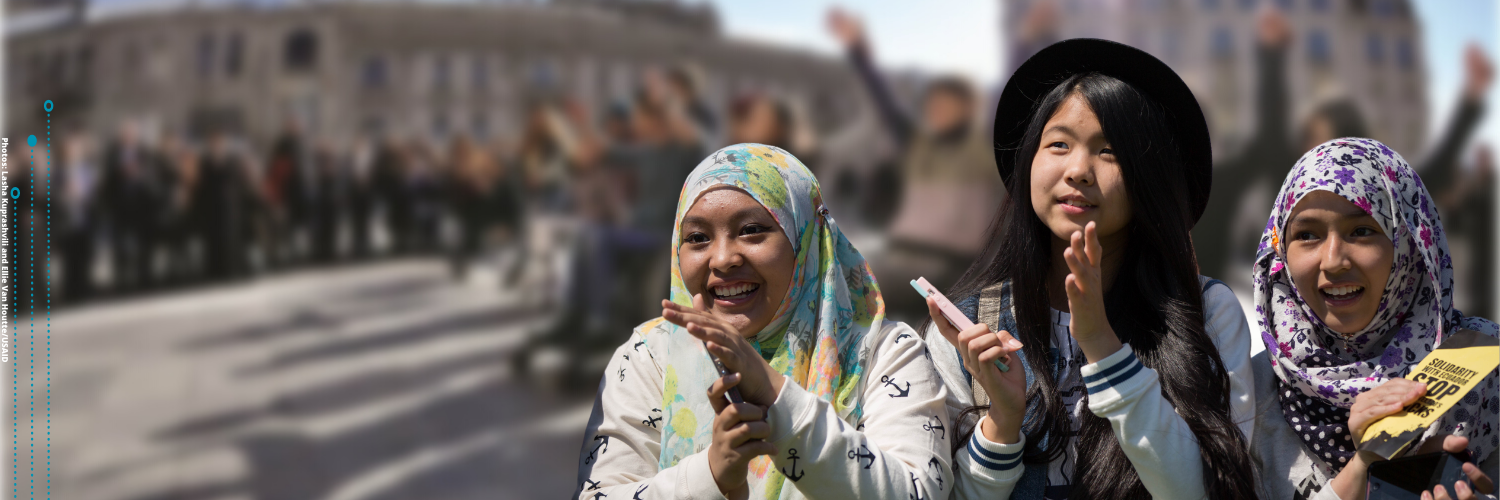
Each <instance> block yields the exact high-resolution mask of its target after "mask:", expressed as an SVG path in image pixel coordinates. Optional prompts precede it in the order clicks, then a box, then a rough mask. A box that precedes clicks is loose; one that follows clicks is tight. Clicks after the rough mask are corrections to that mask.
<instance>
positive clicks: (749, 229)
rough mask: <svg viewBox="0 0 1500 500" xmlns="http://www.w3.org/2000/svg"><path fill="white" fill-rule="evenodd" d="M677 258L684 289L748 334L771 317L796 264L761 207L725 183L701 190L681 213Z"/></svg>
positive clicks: (777, 227) (785, 241) (778, 229)
mask: <svg viewBox="0 0 1500 500" xmlns="http://www.w3.org/2000/svg"><path fill="white" fill-rule="evenodd" d="M679 234H680V235H681V238H682V239H681V241H680V242H679V243H678V247H677V260H678V265H679V268H680V270H681V271H682V281H683V284H684V285H686V286H687V289H688V293H691V294H694V295H697V294H700V293H702V294H703V299H704V303H705V305H706V306H707V307H708V311H707V312H708V313H709V314H710V315H713V316H714V317H716V318H719V319H720V320H723V321H725V322H727V323H729V324H731V325H734V327H735V328H738V329H739V330H740V334H742V335H744V336H745V337H751V336H753V335H755V334H756V333H758V332H760V330H761V328H765V326H766V325H767V324H769V323H770V322H771V319H772V318H773V317H774V316H775V315H776V310H777V309H778V308H779V307H780V306H781V301H782V299H784V298H785V297H786V293H787V289H788V288H789V287H790V286H791V281H792V272H793V270H795V268H796V253H795V252H794V251H793V250H792V242H791V240H788V239H787V237H786V233H785V232H783V231H782V230H781V226H780V225H778V224H777V223H776V219H775V218H774V217H772V216H771V213H770V212H768V211H766V207H764V206H761V204H760V203H758V202H756V201H755V199H754V198H751V197H750V195H748V194H746V193H745V192H744V191H740V190H738V189H735V188H731V187H728V186H721V187H717V188H714V189H711V190H709V191H707V192H704V193H703V194H702V195H701V196H699V197H698V200H697V201H696V202H694V203H693V206H692V207H690V208H689V209H688V211H687V214H685V215H683V217H682V226H681V227H680V228H679Z"/></svg>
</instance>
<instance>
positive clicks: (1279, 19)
mask: <svg viewBox="0 0 1500 500" xmlns="http://www.w3.org/2000/svg"><path fill="white" fill-rule="evenodd" d="M1255 41H1256V42H1259V43H1260V45H1261V46H1262V47H1266V48H1272V49H1282V48H1286V46H1287V45H1289V44H1290V43H1291V41H1292V28H1291V26H1290V23H1288V22H1287V19H1286V14H1282V13H1281V10H1279V9H1277V8H1276V7H1275V6H1267V7H1266V8H1264V9H1262V10H1261V12H1260V14H1259V15H1258V16H1257V17H1256V19H1255Z"/></svg>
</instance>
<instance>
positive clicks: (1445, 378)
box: [1359, 330, 1500, 459]
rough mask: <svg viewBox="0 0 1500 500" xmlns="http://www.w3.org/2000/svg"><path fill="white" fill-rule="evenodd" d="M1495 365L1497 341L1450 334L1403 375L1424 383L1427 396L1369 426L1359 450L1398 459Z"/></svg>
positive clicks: (1463, 333) (1498, 357)
mask: <svg viewBox="0 0 1500 500" xmlns="http://www.w3.org/2000/svg"><path fill="white" fill-rule="evenodd" d="M1496 366H1500V339H1496V338H1495V337H1491V336H1488V335H1484V334H1481V333H1479V332H1476V331H1473V330H1458V331H1457V332H1454V333H1453V335H1451V336H1449V337H1448V338H1447V339H1445V340H1443V343H1442V344H1440V345H1438V347H1437V348H1436V349H1433V350H1432V354H1428V355H1427V357H1426V358H1424V359H1422V362H1420V363H1417V366H1414V367H1412V369H1411V372H1410V373H1408V374H1407V375H1406V378H1408V379H1411V380H1413V381H1416V382H1422V383H1425V384H1427V394H1426V395H1424V396H1422V397H1421V398H1420V399H1418V400H1417V401H1416V402H1414V403H1412V404H1410V405H1407V407H1406V408H1403V409H1402V410H1401V412H1400V413H1397V414H1395V415H1391V416H1389V417H1385V418H1383V419H1380V420H1378V421H1376V422H1375V423H1373V424H1370V427H1369V428H1368V429H1365V435H1364V441H1363V442H1361V443H1360V444H1359V449H1360V451H1370V452H1374V453H1375V454H1377V455H1380V456H1381V457H1384V458H1387V459H1390V458H1392V457H1395V456H1396V455H1399V454H1400V453H1401V452H1402V451H1403V450H1405V449H1406V447H1407V446H1409V445H1411V443H1412V441H1415V440H1416V439H1417V438H1418V437H1421V436H1422V432H1423V431H1425V430H1427V427H1428V426H1430V425H1432V423H1433V422H1436V421H1437V419H1438V418H1439V417H1442V416H1443V413H1445V412H1447V411H1448V409H1449V408H1452V407H1453V405H1454V404H1456V403H1458V400H1460V399H1463V397H1464V395H1466V394H1468V393H1469V390H1471V389H1473V388H1474V386H1475V385H1478V384H1479V381H1481V380H1484V377H1485V376H1486V375H1489V374H1490V372H1491V371H1493V370H1494V369H1495V367H1496Z"/></svg>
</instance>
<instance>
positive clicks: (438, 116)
mask: <svg viewBox="0 0 1500 500" xmlns="http://www.w3.org/2000/svg"><path fill="white" fill-rule="evenodd" d="M432 135H434V136H437V137H447V136H448V114H447V113H444V112H442V111H437V112H434V113H433V114H432Z"/></svg>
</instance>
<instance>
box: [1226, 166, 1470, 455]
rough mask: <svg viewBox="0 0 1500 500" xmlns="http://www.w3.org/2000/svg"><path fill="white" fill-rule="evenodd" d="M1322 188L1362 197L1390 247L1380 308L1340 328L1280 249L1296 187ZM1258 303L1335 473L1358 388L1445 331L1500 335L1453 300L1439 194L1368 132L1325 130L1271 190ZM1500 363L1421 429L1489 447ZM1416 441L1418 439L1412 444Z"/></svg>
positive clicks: (1346, 451) (1269, 338) (1268, 338)
mask: <svg viewBox="0 0 1500 500" xmlns="http://www.w3.org/2000/svg"><path fill="white" fill-rule="evenodd" d="M1314 191H1329V192H1332V193H1334V194H1337V195H1339V196H1342V197H1343V198H1344V199H1347V200H1349V201H1350V202H1351V203H1354V204H1355V205H1358V206H1359V207H1360V208H1362V209H1364V210H1365V212H1366V213H1368V214H1370V215H1371V216H1373V217H1374V218H1375V220H1376V222H1377V223H1378V224H1379V225H1380V229H1381V231H1383V232H1384V233H1385V234H1386V235H1387V236H1390V238H1391V241H1392V242H1393V243H1394V245H1395V253H1396V255H1395V259H1394V260H1393V262H1392V264H1391V274H1390V277H1389V278H1388V279H1387V281H1386V284H1385V290H1384V293H1383V295H1382V296H1381V300H1380V306H1379V309H1378V310H1377V312H1376V313H1375V318H1374V319H1373V320H1372V321H1370V324H1369V325H1367V326H1366V327H1365V328H1364V329H1363V330H1360V331H1359V332H1356V333H1354V334H1352V335H1343V334H1340V333H1338V332H1335V331H1333V329H1331V328H1328V327H1327V326H1326V325H1324V324H1323V321H1322V319H1321V318H1319V317H1318V316H1317V315H1316V314H1314V313H1313V311H1312V309H1311V308H1309V307H1308V305H1307V303H1306V302H1304V301H1303V300H1302V297H1301V295H1300V294H1299V292H1298V290H1297V287H1296V284H1294V283H1293V282H1292V277H1291V274H1290V271H1288V270H1287V265H1286V261H1285V260H1284V258H1283V255H1284V252H1285V251H1286V247H1285V246H1284V243H1285V239H1286V234H1284V232H1285V231H1286V225H1287V220H1288V218H1289V217H1291V214H1292V208H1293V207H1295V206H1297V202H1298V201H1301V200H1302V197H1304V196H1307V194H1308V193H1311V192H1314ZM1253 272H1254V278H1255V311H1256V316H1257V321H1259V323H1260V326H1261V331H1262V332H1263V333H1262V334H1261V335H1262V336H1263V339H1264V340H1265V344H1266V348H1267V350H1268V351H1269V355H1270V360H1271V366H1272V368H1273V370H1274V371H1275V373H1276V376H1277V378H1278V379H1279V383H1278V388H1277V391H1276V392H1277V396H1278V397H1279V399H1280V400H1281V407H1282V413H1283V415H1284V416H1285V417H1286V419H1287V423H1288V424H1289V425H1291V426H1292V429H1293V430H1295V431H1296V432H1297V435H1298V436H1300V437H1301V438H1302V442H1303V444H1304V445H1305V446H1306V447H1307V450H1308V452H1309V453H1311V454H1313V455H1314V456H1316V457H1318V459H1320V460H1322V461H1323V463H1324V464H1325V465H1327V466H1328V467H1329V468H1330V469H1331V470H1332V471H1333V472H1334V473H1337V472H1338V471H1339V470H1340V469H1342V468H1343V466H1344V464H1346V463H1347V462H1348V460H1349V458H1350V457H1351V456H1353V454H1354V443H1353V440H1352V437H1351V436H1350V434H1349V431H1348V428H1347V422H1348V420H1349V407H1350V406H1352V405H1353V404H1354V397H1355V396H1356V395H1358V394H1359V393H1361V392H1364V391H1367V390H1370V389H1373V388H1375V387H1377V386H1379V385H1380V384H1382V383H1384V382H1385V381H1386V380H1388V379H1390V378H1397V377H1402V376H1405V375H1406V374H1407V372H1408V371H1409V370H1410V369H1411V367H1412V366H1413V365H1415V364H1417V362H1419V361H1421V360H1422V358H1425V357H1426V356H1427V354H1428V353H1430V352H1432V350H1433V348H1434V347H1436V346H1437V345H1438V344H1440V343H1442V341H1443V339H1444V338H1445V337H1446V336H1447V335H1448V334H1449V333H1450V332H1452V331H1455V330H1457V329H1459V328H1467V329H1470V330H1474V331H1477V332H1480V333H1482V334H1485V335H1490V336H1497V335H1500V326H1497V325H1496V324H1495V323H1493V322H1491V321H1488V320H1485V319H1483V318H1473V317H1465V316H1464V315H1463V313H1461V312H1459V311H1458V310H1457V309H1454V308H1453V265H1452V260H1451V259H1450V258H1449V255H1448V240H1447V237H1446V235H1445V233H1444V231H1443V224H1442V221H1440V220H1439V219H1438V213H1437V206H1436V204H1435V203H1434V202H1433V201H1432V196H1431V195H1430V194H1428V192H1427V189H1426V188H1425V187H1424V186H1423V185H1422V180H1421V179H1420V178H1418V177H1417V174H1416V172H1415V171H1414V170H1412V168H1411V166H1410V165H1408V164H1407V163H1406V160H1403V159H1402V158H1401V155H1399V154H1397V153H1396V152H1395V151H1392V150H1391V149H1390V148H1388V147H1386V146H1385V145H1384V144H1381V143H1380V142H1377V141H1375V140H1372V139H1359V138H1343V139H1335V140H1332V141H1328V142H1325V143H1323V144H1321V145H1318V146H1317V147H1316V148H1313V150H1312V151H1308V152H1307V154H1304V155H1302V158H1301V159H1300V160H1297V164H1296V166H1295V167H1293V168H1292V172H1291V174H1289V175H1288V176H1287V178H1286V182H1284V183H1283V184H1282V185H1281V191H1280V192H1279V193H1277V195H1276V203H1275V206H1274V207H1272V209H1271V217H1270V219H1269V220H1268V221H1267V222H1266V229H1265V233H1264V234H1263V235H1262V236H1261V240H1260V248H1259V250H1257V252H1256V258H1255V268H1254V271H1253ZM1497 373H1500V371H1497V372H1492V373H1490V375H1489V376H1487V377H1485V378H1484V380H1483V381H1481V382H1480V383H1479V385H1478V386H1477V387H1475V388H1474V390H1473V391H1471V392H1470V393H1469V394H1468V395H1467V396H1465V397H1464V398H1463V400H1462V401H1460V403H1459V404H1458V405H1457V406H1456V407H1454V408H1452V409H1451V410H1449V411H1448V413H1447V414H1445V415H1444V416H1443V417H1442V418H1441V419H1439V420H1438V421H1437V422H1436V423H1434V424H1433V425H1432V427H1430V428H1428V429H1427V431H1426V433H1424V434H1423V435H1422V439H1426V438H1429V437H1432V436H1435V435H1441V434H1457V435H1463V436H1467V437H1468V438H1469V451H1470V453H1472V454H1473V456H1472V459H1473V460H1475V461H1476V462H1478V461H1480V460H1483V459H1485V458H1486V457H1488V456H1489V454H1490V453H1491V452H1493V451H1494V450H1495V449H1496V447H1497V444H1500V443H1497V439H1500V435H1497V434H1496V432H1495V431H1496V429H1495V428H1494V427H1495V421H1496V415H1497V414H1500V405H1497V399H1496V393H1497V391H1496V379H1497ZM1414 448H1415V447H1414Z"/></svg>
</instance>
